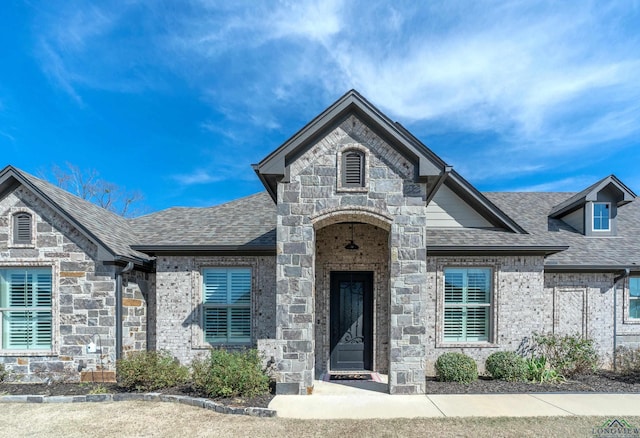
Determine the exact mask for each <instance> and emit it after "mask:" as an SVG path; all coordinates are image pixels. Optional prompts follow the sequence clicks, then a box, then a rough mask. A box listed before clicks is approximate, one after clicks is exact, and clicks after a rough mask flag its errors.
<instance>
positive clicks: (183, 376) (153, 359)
mask: <svg viewBox="0 0 640 438" xmlns="http://www.w3.org/2000/svg"><path fill="white" fill-rule="evenodd" d="M116 371H117V376H118V385H120V386H122V387H123V388H127V389H129V390H136V391H152V390H155V389H162V388H170V387H172V386H178V385H182V384H184V383H185V382H186V381H187V379H188V378H189V370H188V368H187V367H185V366H182V365H180V362H178V360H176V359H174V358H173V357H172V356H171V355H170V354H169V353H168V352H166V351H136V352H132V353H129V354H128V355H127V356H126V357H125V358H123V359H120V360H119V361H118V362H117V364H116Z"/></svg>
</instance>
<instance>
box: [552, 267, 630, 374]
mask: <svg viewBox="0 0 640 438" xmlns="http://www.w3.org/2000/svg"><path fill="white" fill-rule="evenodd" d="M613 278H614V275H613V274H610V273H546V274H545V276H544V280H545V293H546V294H547V296H548V297H549V299H550V300H552V301H553V303H554V308H553V312H552V315H553V331H554V333H557V334H559V335H565V334H571V335H579V336H583V337H585V338H588V339H592V340H593V341H594V344H595V347H596V350H597V352H598V355H599V356H600V360H601V365H602V366H603V367H607V368H608V367H611V365H612V359H613V356H612V352H613ZM622 289H623V288H622V282H621V285H620V289H619V292H618V332H619V335H620V340H624V339H625V337H626V336H627V335H632V336H633V329H631V327H632V326H629V325H627V326H625V325H624V324H623V321H622V318H623V313H622V312H623V303H622V301H623V300H622V299H621V297H622V296H623V293H622ZM638 328H640V327H638ZM636 333H638V331H636ZM636 336H637V335H636Z"/></svg>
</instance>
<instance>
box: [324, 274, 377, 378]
mask: <svg viewBox="0 0 640 438" xmlns="http://www.w3.org/2000/svg"><path fill="white" fill-rule="evenodd" d="M372 291H373V272H332V273H331V309H330V320H331V323H330V330H331V369H332V370H370V369H371V366H372V364H371V357H372V345H373V323H372V321H373V300H372V299H371V298H372Z"/></svg>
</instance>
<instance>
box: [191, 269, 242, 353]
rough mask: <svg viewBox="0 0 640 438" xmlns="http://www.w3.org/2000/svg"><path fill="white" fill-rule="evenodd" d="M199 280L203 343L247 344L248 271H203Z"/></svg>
mask: <svg viewBox="0 0 640 438" xmlns="http://www.w3.org/2000/svg"><path fill="white" fill-rule="evenodd" d="M202 280H203V287H202V290H203V297H202V307H203V324H202V327H203V331H204V341H205V342H207V343H209V344H248V343H250V342H251V283H252V280H251V268H207V269H203V271H202Z"/></svg>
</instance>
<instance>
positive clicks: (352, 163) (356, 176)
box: [342, 151, 364, 187]
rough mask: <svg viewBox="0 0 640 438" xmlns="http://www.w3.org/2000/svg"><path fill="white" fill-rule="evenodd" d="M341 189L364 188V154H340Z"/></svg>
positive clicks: (348, 152) (355, 152)
mask: <svg viewBox="0 0 640 438" xmlns="http://www.w3.org/2000/svg"><path fill="white" fill-rule="evenodd" d="M342 185H343V187H364V154H363V153H362V152H359V151H345V152H344V153H343V154H342Z"/></svg>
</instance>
